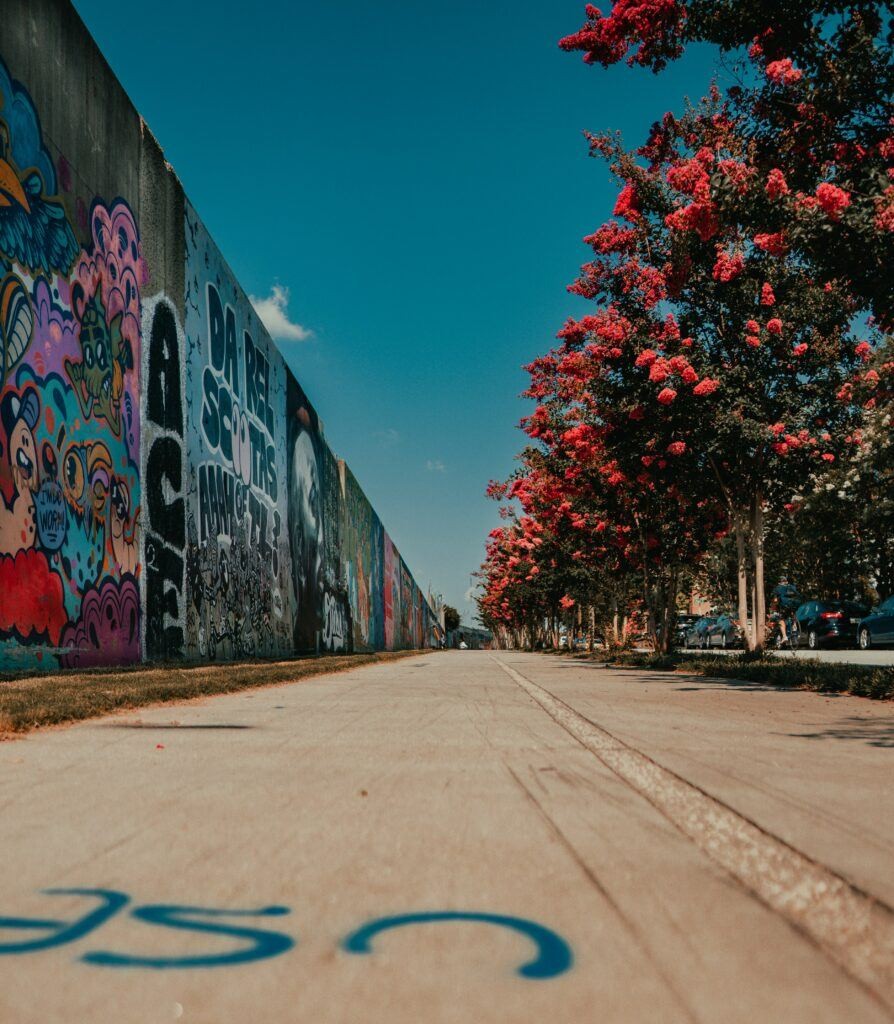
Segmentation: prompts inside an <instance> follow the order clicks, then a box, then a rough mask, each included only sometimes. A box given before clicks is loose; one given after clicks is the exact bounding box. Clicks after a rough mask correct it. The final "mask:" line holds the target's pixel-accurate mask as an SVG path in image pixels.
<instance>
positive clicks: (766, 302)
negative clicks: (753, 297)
mask: <svg viewBox="0 0 894 1024" xmlns="http://www.w3.org/2000/svg"><path fill="white" fill-rule="evenodd" d="M761 305H762V306H775V305H776V296H775V295H774V294H773V289H772V288H771V287H770V285H769V283H767V282H766V281H765V282H764V284H763V286H762V287H761Z"/></svg>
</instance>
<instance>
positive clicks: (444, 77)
mask: <svg viewBox="0 0 894 1024" xmlns="http://www.w3.org/2000/svg"><path fill="white" fill-rule="evenodd" d="M75 6H76V8H77V9H78V11H79V12H80V14H81V16H82V18H83V19H84V21H85V22H86V24H87V27H88V28H89V29H90V31H91V32H92V34H93V35H94V37H95V38H96V40H97V42H98V43H99V45H100V47H101V48H102V50H103V52H104V54H105V56H106V58H107V59H108V61H109V63H110V64H111V66H112V67H113V69H114V70H115V72H116V74H117V75H118V77H119V78H120V80H121V81H122V83H123V85H124V87H125V89H126V90H127V92H128V93H129V94H130V96H131V98H132V100H133V101H134V103H135V104H136V106H137V108H138V109H139V110H140V112H141V113H142V115H143V117H144V118H145V119H146V121H147V122H148V124H149V125H150V126H151V128H152V130H153V132H154V133H155V135H156V136H157V138H158V139H159V141H160V143H161V145H162V146H163V147H164V150H165V154H166V156H167V159H168V160H169V161H170V162H171V163H172V164H173V166H174V168H175V170H176V171H177V173H178V175H179V176H180V179H181V180H182V182H183V185H184V187H185V189H186V191H187V194H188V195H189V197H190V199H191V201H192V203H193V205H194V206H195V208H196V209H197V211H198V212H199V214H200V216H201V217H202V219H203V220H204V222H205V224H206V226H207V227H208V229H209V231H210V232H211V234H212V236H213V237H214V238H215V240H216V242H217V244H218V245H219V246H220V248H221V249H222V251H223V253H224V255H225V256H226V258H227V260H228V261H229V263H230V265H231V266H232V268H233V270H234V271H235V273H236V275H237V276H238V277H239V279H240V281H241V282H242V285H243V286H244V287H245V289H246V290H247V291H248V292H249V293H250V294H251V295H253V296H258V297H259V298H261V297H268V298H269V297H270V296H271V294H272V290H273V288H274V286H278V287H279V288H282V289H287V290H288V306H287V309H286V313H287V315H288V318H289V321H290V322H291V323H293V324H297V325H300V327H301V328H302V329H303V330H305V331H309V332H312V334H311V337H310V338H307V339H305V340H299V339H298V337H297V336H298V335H300V334H301V333H302V331H299V330H297V329H296V330H294V331H293V332H292V333H293V334H294V335H296V338H295V340H285V341H281V342H280V348H281V350H282V351H283V353H284V355H285V357H286V359H287V361H288V363H289V364H290V366H291V367H292V369H293V371H294V372H295V374H296V376H297V377H298V379H299V381H300V382H301V384H302V386H303V387H304V389H305V390H306V392H307V394H308V396H309V397H310V398H311V400H312V401H313V402H314V403H315V405H316V407H317V409H318V410H319V412H320V415H321V417H322V418H323V420H324V423H325V425H326V433H327V437H328V439H329V442H330V444H331V445H332V447H333V448H334V449H335V450H336V451H337V452H338V454H339V455H340V456H342V457H343V458H345V459H346V460H347V461H348V463H349V464H350V466H351V468H352V469H353V471H354V473H355V474H356V476H357V478H358V479H359V480H360V482H361V484H362V486H363V487H364V489H365V490H366V492H367V494H368V496H369V498H370V500H371V501H372V503H373V505H374V506H375V507H376V509H377V510H378V512H379V514H380V515H381V517H382V519H383V521H384V522H385V525H386V527H387V529H388V530H389V532H390V533H391V535H392V537H393V538H394V540H395V542H396V543H397V545H398V547H399V548H400V550H401V553H402V554H403V555H404V557H405V559H406V560H407V563H408V564H409V565H410V567H411V569H412V570H413V573H414V575H415V576H416V579H417V581H418V582H419V584H420V586H422V587H423V588H426V587H428V585H429V584H431V586H432V587H433V589H434V590H435V591H439V592H441V593H442V594H443V595H444V597H445V599H446V600H447V601H448V602H449V603H451V604H454V605H455V606H456V607H458V608H459V609H460V611H461V612H462V614H463V617H464V619H466V620H467V621H468V620H469V618H470V617H471V615H472V614H473V606H472V605H471V604H470V603H469V602H468V601H467V600H466V593H467V591H468V589H469V586H470V574H471V573H473V572H474V571H475V569H476V568H477V567H478V565H479V564H480V562H481V560H482V557H483V551H484V540H485V538H486V535H487V533H488V531H489V530H490V529H491V528H492V527H493V526H494V525H495V523H497V522H498V517H497V508H496V505H495V504H494V503H493V502H490V501H488V500H487V499H486V498H485V497H484V489H485V487H486V485H487V482H488V480H489V479H491V478H495V477H497V478H504V477H506V476H507V475H508V474H509V473H510V472H511V471H512V468H513V456H514V455H515V453H516V452H517V451H518V450H519V449H520V447H521V446H522V444H523V435H522V434H521V433H520V431H518V430H517V429H516V424H517V423H518V420H519V419H520V417H521V416H522V415H524V413H525V405H526V404H525V403H524V402H523V401H522V400H520V399H519V398H518V397H517V396H518V393H519V392H520V391H521V390H522V389H523V388H524V386H525V374H524V373H523V372H522V370H521V366H522V364H523V363H525V362H527V361H529V360H531V359H532V358H534V357H535V356H536V355H538V354H540V353H542V352H544V351H546V350H547V349H548V348H549V347H550V346H551V345H552V343H553V339H554V336H555V333H556V331H557V330H558V329H559V328H560V327H561V325H562V323H563V321H564V320H565V318H566V317H567V316H569V315H580V313H581V312H582V310H583V308H584V306H583V305H582V304H581V300H577V299H574V298H572V297H571V296H569V295H567V294H566V292H565V286H566V285H567V284H568V283H569V282H570V281H571V280H572V279H573V278H574V277H575V274H576V271H577V268H578V266H579V265H580V264H581V263H582V262H583V261H584V260H585V259H586V257H587V251H588V250H587V249H586V248H585V247H584V246H583V245H582V244H581V241H580V240H581V238H582V237H583V236H584V235H585V234H587V233H589V232H590V231H591V230H592V229H593V228H595V227H596V226H598V224H599V223H601V221H602V220H603V219H605V218H606V217H607V216H608V215H609V214H610V213H611V208H612V204H613V202H614V196H615V193H616V189H615V187H614V186H613V185H612V183H611V181H610V179H609V177H608V174H607V172H606V170H605V168H604V167H603V166H602V165H601V164H600V163H597V162H596V161H594V160H590V159H588V158H587V155H586V144H585V142H584V140H583V137H582V135H581V132H582V130H583V129H585V128H587V129H591V130H604V129H611V130H615V129H620V130H621V131H622V132H623V133H624V136H625V139H626V140H627V141H628V142H629V143H630V144H639V143H640V142H641V141H642V139H643V138H644V136H645V133H646V132H647V130H648V127H649V125H650V124H651V122H652V121H654V120H655V119H657V118H658V117H660V115H661V114H662V113H663V112H664V111H665V110H666V109H679V108H680V106H681V104H682V101H683V97H684V96H687V95H688V96H691V97H692V98H693V99H695V98H697V97H698V96H700V95H701V94H702V93H703V92H704V91H705V89H706V86H707V83H708V81H709V80H710V77H711V74H712V64H711V61H712V57H713V55H712V54H711V53H710V52H707V51H704V50H700V51H697V52H694V53H691V54H688V55H687V57H686V59H685V60H683V61H681V62H679V63H678V64H676V65H674V66H672V67H671V68H670V69H669V70H668V71H667V72H665V73H664V74H663V75H661V76H660V77H654V76H652V75H651V74H650V73H648V72H645V71H631V70H628V69H627V68H625V67H620V68H615V69H612V70H610V71H603V70H602V69H597V68H588V67H586V66H585V65H584V64H583V63H582V61H581V60H580V57H579V56H578V55H568V54H563V53H561V52H560V51H559V49H558V48H557V46H556V41H557V40H558V38H559V37H560V36H562V35H564V34H566V33H568V32H571V31H573V30H575V29H576V28H577V27H578V26H579V24H580V22H581V21H582V18H583V4H582V3H578V2H576V0H575V2H566V0H516V2H512V3H510V2H508V0H491V2H489V3H484V4H482V3H481V2H480V0H451V2H449V3H443V4H432V3H423V2H421V0H379V2H377V3H374V4H373V3H356V4H336V3H332V2H320V0H267V2H266V3H264V4H263V5H259V6H258V7H257V8H246V6H245V5H244V4H238V5H237V4H235V3H232V2H230V0H215V2H213V3H212V2H211V0H190V2H189V3H183V0H178V2H176V3H175V2H173V0H154V2H153V4H152V5H151V7H152V10H151V16H150V15H149V13H148V10H145V9H144V10H143V11H142V12H141V13H140V16H139V18H136V19H135V18H132V17H129V16H123V15H122V8H121V5H120V2H117V0H116V2H112V0H75ZM281 294H282V293H280V295H281Z"/></svg>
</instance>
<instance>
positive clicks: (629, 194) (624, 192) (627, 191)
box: [612, 184, 640, 223]
mask: <svg viewBox="0 0 894 1024" xmlns="http://www.w3.org/2000/svg"><path fill="white" fill-rule="evenodd" d="M639 209H640V207H639V199H638V198H637V195H636V189H634V187H633V185H630V184H627V185H625V186H624V187H623V188H622V189H621V191H620V192H619V193H618V199H617V201H616V202H615V208H614V210H612V213H613V214H614V215H615V216H616V217H623V218H624V219H625V220H629V221H633V222H634V223H635V222H636V221H638V220H639V219H640V212H639Z"/></svg>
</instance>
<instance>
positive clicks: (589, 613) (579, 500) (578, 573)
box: [489, 446, 640, 648]
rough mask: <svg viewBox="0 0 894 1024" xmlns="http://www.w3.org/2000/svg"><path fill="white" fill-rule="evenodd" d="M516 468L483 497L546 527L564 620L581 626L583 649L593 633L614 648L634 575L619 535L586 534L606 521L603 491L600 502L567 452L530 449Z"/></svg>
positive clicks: (636, 578)
mask: <svg viewBox="0 0 894 1024" xmlns="http://www.w3.org/2000/svg"><path fill="white" fill-rule="evenodd" d="M519 462H520V468H519V470H518V471H517V472H516V473H515V474H514V476H513V478H512V479H511V480H509V481H506V482H505V483H492V484H491V487H490V488H489V493H490V495H491V497H494V498H497V499H498V500H503V499H506V498H509V499H511V500H513V501H516V502H517V503H518V504H519V505H520V507H521V509H522V511H523V513H524V515H526V516H528V517H530V518H532V519H534V520H536V521H537V522H539V523H541V524H543V525H544V526H545V527H546V529H547V531H548V533H549V536H550V537H551V538H552V540H553V544H554V551H555V558H556V561H557V565H558V566H559V568H560V569H561V583H562V585H563V587H564V593H563V594H562V596H561V597H560V599H559V605H560V608H561V610H562V611H563V612H564V613H565V614H564V618H565V620H566V621H567V622H569V623H571V624H574V622H575V621H576V622H577V623H578V624H579V625H580V626H581V627H584V626H585V627H586V630H587V633H588V636H589V646H590V647H591V648H592V645H593V642H594V635H595V633H596V631H597V627H598V629H599V631H600V632H601V634H602V636H603V638H604V639H605V640H606V642H607V643H608V644H609V645H610V646H618V645H620V644H622V643H623V642H624V638H625V636H626V628H625V627H626V624H627V622H628V619H629V611H630V606H631V602H632V599H633V597H634V595H635V594H639V592H640V587H639V583H640V573H639V571H638V568H637V565H636V564H635V563H634V562H632V561H631V560H630V559H629V558H628V557H627V550H628V549H629V548H630V543H629V541H628V539H627V538H626V536H625V531H623V530H619V531H611V532H609V531H606V530H605V529H604V528H603V529H600V528H596V529H590V525H591V524H593V523H595V524H596V525H597V527H598V526H599V524H600V523H601V524H605V523H607V522H608V521H609V518H610V513H609V512H608V510H607V505H606V499H608V500H611V499H612V493H611V489H609V491H608V492H607V493H602V500H601V502H600V491H599V490H598V489H594V487H593V482H592V481H590V480H588V479H586V474H585V470H584V468H583V467H582V465H581V464H580V463H579V462H577V461H576V460H575V453H572V454H571V455H570V456H569V455H567V454H566V456H565V458H564V459H562V458H560V457H559V454H558V453H557V452H556V451H550V450H548V449H547V450H544V449H543V448H540V447H535V446H531V447H528V448H526V449H525V450H524V451H523V452H522V454H521V455H520V456H519ZM600 484H601V481H600Z"/></svg>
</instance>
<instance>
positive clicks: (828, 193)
mask: <svg viewBox="0 0 894 1024" xmlns="http://www.w3.org/2000/svg"><path fill="white" fill-rule="evenodd" d="M816 198H817V202H818V203H819V204H820V206H821V207H822V208H823V212H824V213H825V214H826V216H827V217H828V218H829V220H838V219H839V218H840V217H841V214H842V213H843V212H844V211H845V210H846V209H847V208H848V207H849V206H850V205H851V197H850V194H849V193H848V192H845V190H844V189H843V188H839V187H838V186H837V185H831V184H829V182H823V184H822V185H820V187H819V188H818V189H817V190H816Z"/></svg>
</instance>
